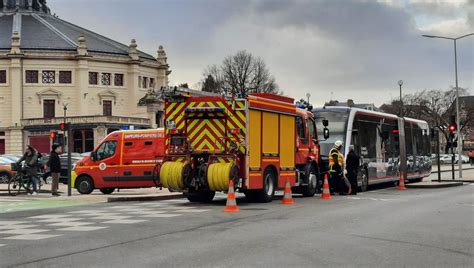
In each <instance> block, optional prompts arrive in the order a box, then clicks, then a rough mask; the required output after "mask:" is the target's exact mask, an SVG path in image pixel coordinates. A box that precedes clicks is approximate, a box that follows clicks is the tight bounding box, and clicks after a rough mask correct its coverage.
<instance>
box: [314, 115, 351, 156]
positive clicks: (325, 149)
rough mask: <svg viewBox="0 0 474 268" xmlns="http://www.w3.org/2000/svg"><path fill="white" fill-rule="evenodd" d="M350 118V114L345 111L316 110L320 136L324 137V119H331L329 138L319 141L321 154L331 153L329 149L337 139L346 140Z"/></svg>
mask: <svg viewBox="0 0 474 268" xmlns="http://www.w3.org/2000/svg"><path fill="white" fill-rule="evenodd" d="M348 118H349V114H348V113H347V112H345V111H341V112H339V111H327V112H319V111H318V112H316V128H317V130H318V136H319V137H324V134H323V130H324V126H323V119H326V120H328V121H329V125H328V127H327V128H328V129H329V139H327V140H325V141H324V140H323V141H320V142H319V143H320V145H321V155H329V151H330V150H331V148H332V147H333V145H334V143H335V142H336V141H337V140H341V141H342V142H345V141H346V132H347V119H348Z"/></svg>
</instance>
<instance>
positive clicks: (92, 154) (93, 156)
mask: <svg viewBox="0 0 474 268" xmlns="http://www.w3.org/2000/svg"><path fill="white" fill-rule="evenodd" d="M91 159H92V161H94V162H95V161H97V152H91Z"/></svg>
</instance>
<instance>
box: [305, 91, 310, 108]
mask: <svg viewBox="0 0 474 268" xmlns="http://www.w3.org/2000/svg"><path fill="white" fill-rule="evenodd" d="M306 98H308V106H309V98H311V94H309V93H306Z"/></svg>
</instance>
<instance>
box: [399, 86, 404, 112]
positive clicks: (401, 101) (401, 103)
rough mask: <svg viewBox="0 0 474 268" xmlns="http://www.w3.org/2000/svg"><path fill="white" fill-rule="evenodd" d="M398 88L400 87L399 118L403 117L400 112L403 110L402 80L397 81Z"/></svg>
mask: <svg viewBox="0 0 474 268" xmlns="http://www.w3.org/2000/svg"><path fill="white" fill-rule="evenodd" d="M398 86H400V116H403V114H402V110H403V100H402V86H403V80H398Z"/></svg>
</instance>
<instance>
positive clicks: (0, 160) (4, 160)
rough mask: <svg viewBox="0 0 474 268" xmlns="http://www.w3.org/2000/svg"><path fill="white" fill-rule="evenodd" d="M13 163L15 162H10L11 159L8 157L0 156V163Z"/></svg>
mask: <svg viewBox="0 0 474 268" xmlns="http://www.w3.org/2000/svg"><path fill="white" fill-rule="evenodd" d="M15 162H16V161H13V160H11V159H10V158H8V157H5V156H0V163H4V164H11V163H15Z"/></svg>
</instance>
